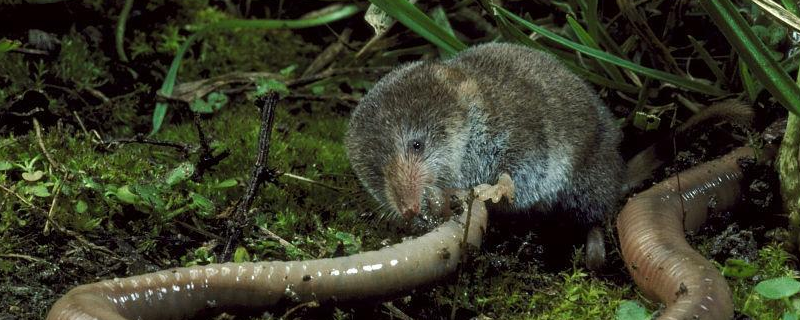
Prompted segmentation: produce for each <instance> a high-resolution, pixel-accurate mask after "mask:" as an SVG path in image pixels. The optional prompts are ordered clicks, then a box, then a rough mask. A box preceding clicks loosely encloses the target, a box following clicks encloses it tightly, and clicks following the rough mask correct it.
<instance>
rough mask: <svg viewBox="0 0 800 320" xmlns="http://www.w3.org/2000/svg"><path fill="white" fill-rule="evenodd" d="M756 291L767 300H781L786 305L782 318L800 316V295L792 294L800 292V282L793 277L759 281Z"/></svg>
mask: <svg viewBox="0 0 800 320" xmlns="http://www.w3.org/2000/svg"><path fill="white" fill-rule="evenodd" d="M755 291H756V292H757V293H758V294H759V295H761V297H763V298H765V299H767V300H781V301H783V303H784V305H785V306H786V310H785V311H784V312H783V316H782V317H781V319H783V320H796V319H798V318H800V297H794V298H792V299H790V298H791V297H792V296H794V295H796V294H797V293H798V292H800V282H798V281H797V280H795V279H794V278H792V277H780V278H774V279H768V280H764V281H761V282H759V283H758V284H757V285H756V287H755Z"/></svg>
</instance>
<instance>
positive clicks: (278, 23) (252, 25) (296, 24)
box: [150, 5, 361, 135]
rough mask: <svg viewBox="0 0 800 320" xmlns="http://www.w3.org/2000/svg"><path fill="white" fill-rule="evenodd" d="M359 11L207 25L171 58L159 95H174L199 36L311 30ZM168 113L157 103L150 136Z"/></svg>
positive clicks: (349, 7)
mask: <svg viewBox="0 0 800 320" xmlns="http://www.w3.org/2000/svg"><path fill="white" fill-rule="evenodd" d="M359 11H361V9H360V8H359V7H358V6H356V5H344V6H342V7H340V8H338V9H336V10H334V11H332V12H329V13H327V14H324V15H321V16H317V17H314V18H309V19H298V20H271V19H263V20H257V19H253V20H246V19H227V20H220V21H217V22H215V23H212V24H209V25H206V26H205V27H203V28H202V29H200V30H198V31H197V32H195V33H193V34H192V35H191V36H189V38H187V39H186V41H184V42H183V44H181V46H180V48H178V52H177V53H176V54H175V58H173V59H172V63H171V64H170V66H169V71H167V75H166V76H165V77H164V83H162V84H161V89H159V92H160V93H161V94H162V95H164V96H167V97H169V96H171V95H172V90H173V89H174V88H175V80H176V78H177V76H178V69H179V68H180V65H181V61H183V55H184V54H186V51H187V50H188V49H189V47H190V46H191V45H192V44H193V43H194V41H195V40H197V39H198V37H201V36H203V35H204V34H205V33H207V32H212V31H217V30H226V29H265V30H268V29H299V28H308V27H315V26H320V25H324V24H327V23H331V22H334V21H338V20H341V19H344V18H347V17H350V16H352V15H354V14H355V13H356V12H359ZM166 114H167V104H166V103H164V102H158V103H156V107H155V110H154V112H153V130H152V131H150V135H153V134H155V133H156V132H158V130H160V129H161V125H162V123H163V122H164V117H165V116H166Z"/></svg>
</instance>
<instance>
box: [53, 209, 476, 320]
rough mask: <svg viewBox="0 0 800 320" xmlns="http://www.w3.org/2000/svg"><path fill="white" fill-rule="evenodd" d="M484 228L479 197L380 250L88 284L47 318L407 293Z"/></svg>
mask: <svg viewBox="0 0 800 320" xmlns="http://www.w3.org/2000/svg"><path fill="white" fill-rule="evenodd" d="M467 216H469V217H470V221H469V223H466V219H467V218H466V217H467ZM465 226H469V230H468V232H466V233H465ZM485 229H486V207H485V206H484V204H483V202H480V201H478V200H475V201H473V205H472V213H471V214H470V215H466V214H462V215H461V216H459V217H458V218H457V219H453V220H450V221H448V222H445V223H444V224H442V225H441V226H440V227H439V228H437V229H436V230H434V231H432V232H430V233H428V234H426V235H424V236H421V237H419V238H415V239H412V240H406V241H403V242H402V243H399V244H397V245H394V246H390V247H387V248H383V249H380V250H377V251H370V252H364V253H360V254H356V255H352V256H348V257H340V258H332V259H318V260H308V261H289V262H283V261H270V262H257V263H223V264H211V265H206V266H196V267H190V268H177V269H170V270H164V271H159V272H155V273H149V274H144V275H139V276H134V277H130V278H124V279H113V280H106V281H101V282H97V283H92V284H86V285H81V286H78V287H76V288H74V289H72V290H70V291H69V292H68V293H67V294H66V295H65V296H63V297H62V298H61V299H59V300H58V301H57V302H56V303H55V305H54V306H53V308H52V309H51V310H50V313H49V314H48V315H47V319H48V320H56V319H59V320H78V319H81V320H88V319H103V320H117V319H184V318H188V317H191V316H192V315H194V314H196V313H198V312H200V311H202V310H204V309H206V308H212V307H213V308H232V307H236V308H250V309H256V308H266V307H269V306H273V305H276V304H277V303H280V302H281V301H284V302H285V301H290V302H294V303H301V302H307V301H318V302H325V301H330V300H335V301H344V300H352V299H359V298H361V299H363V298H366V297H374V296H386V295H391V294H396V293H401V292H404V291H407V290H410V289H413V288H416V287H419V286H421V285H424V284H428V283H432V282H435V281H436V280H438V279H441V278H443V277H444V276H446V275H448V274H450V273H452V272H453V271H454V270H456V267H457V265H458V264H459V262H460V261H461V258H462V254H463V250H462V248H463V245H464V244H463V241H464V240H465V239H464V237H465V235H466V242H467V243H469V244H471V245H475V246H480V243H481V238H482V235H483V231H484V230H485Z"/></svg>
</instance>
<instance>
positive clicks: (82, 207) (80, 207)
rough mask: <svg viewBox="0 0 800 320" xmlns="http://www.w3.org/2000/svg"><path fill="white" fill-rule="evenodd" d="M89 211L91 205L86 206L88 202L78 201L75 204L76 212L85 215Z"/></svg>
mask: <svg viewBox="0 0 800 320" xmlns="http://www.w3.org/2000/svg"><path fill="white" fill-rule="evenodd" d="M87 209H89V205H88V204H86V201H83V200H78V202H77V203H75V212H77V213H84V212H86V210H87Z"/></svg>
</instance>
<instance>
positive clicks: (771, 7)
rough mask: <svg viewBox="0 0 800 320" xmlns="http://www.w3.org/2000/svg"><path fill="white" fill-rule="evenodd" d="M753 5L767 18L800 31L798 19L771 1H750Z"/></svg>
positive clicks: (799, 20)
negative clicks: (764, 13)
mask: <svg viewBox="0 0 800 320" xmlns="http://www.w3.org/2000/svg"><path fill="white" fill-rule="evenodd" d="M750 1H752V2H753V3H755V4H756V5H757V6H758V7H759V8H761V10H764V12H766V13H767V15H768V16H770V17H771V18H773V19H775V20H777V21H778V22H780V23H782V24H783V25H785V26H787V27H789V28H792V29H794V30H795V31H800V18H798V17H797V16H795V15H794V14H792V13H791V12H789V10H786V9H784V8H782V7H781V6H780V5H778V4H777V3H775V2H772V0H750Z"/></svg>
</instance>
